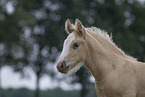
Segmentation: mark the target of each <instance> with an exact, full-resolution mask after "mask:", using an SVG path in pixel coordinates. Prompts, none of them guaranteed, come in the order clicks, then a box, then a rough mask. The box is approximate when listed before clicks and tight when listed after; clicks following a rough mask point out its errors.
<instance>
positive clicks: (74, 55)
mask: <svg viewBox="0 0 145 97" xmlns="http://www.w3.org/2000/svg"><path fill="white" fill-rule="evenodd" d="M65 30H66V32H67V33H68V34H69V35H68V37H67V38H66V40H65V41H64V44H63V50H62V53H61V55H60V58H59V60H58V64H57V69H58V71H59V72H61V73H64V74H67V73H72V72H76V71H77V70H78V69H79V68H80V67H81V66H82V65H83V64H84V61H85V56H86V45H85V39H86V30H85V28H84V27H83V25H82V23H81V22H80V21H79V20H78V19H76V22H75V25H73V24H71V23H70V21H69V20H67V21H66V23H65Z"/></svg>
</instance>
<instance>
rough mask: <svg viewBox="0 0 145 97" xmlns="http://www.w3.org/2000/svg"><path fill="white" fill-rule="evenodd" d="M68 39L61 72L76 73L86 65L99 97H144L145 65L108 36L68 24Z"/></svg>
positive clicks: (67, 22) (102, 32)
mask: <svg viewBox="0 0 145 97" xmlns="http://www.w3.org/2000/svg"><path fill="white" fill-rule="evenodd" d="M65 30H66V31H67V33H69V36H68V37H67V39H66V40H65V41H64V45H63V51H62V53H61V56H60V58H59V60H58V65H57V69H58V71H59V72H61V73H64V74H68V73H72V72H76V71H77V70H78V69H79V68H80V67H81V66H82V65H83V64H85V65H86V66H87V67H88V69H89V70H90V72H91V73H92V75H93V76H94V78H95V85H96V92H97V95H98V97H145V64H144V63H141V62H138V61H137V60H136V59H134V58H132V57H130V56H127V55H126V54H125V53H124V52H123V51H122V50H121V49H119V48H118V47H117V46H116V45H115V44H114V43H113V41H112V40H111V37H109V35H108V34H107V33H106V32H104V31H102V30H100V29H98V28H96V27H90V28H84V26H83V25H82V23H81V22H80V21H79V20H78V19H77V20H76V22H75V25H73V24H71V23H70V21H69V20H67V21H66V24H65Z"/></svg>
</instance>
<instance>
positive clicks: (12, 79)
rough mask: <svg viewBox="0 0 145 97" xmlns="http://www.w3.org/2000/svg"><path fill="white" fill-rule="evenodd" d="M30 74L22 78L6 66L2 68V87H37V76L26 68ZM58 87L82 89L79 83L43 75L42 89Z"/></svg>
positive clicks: (32, 88)
mask: <svg viewBox="0 0 145 97" xmlns="http://www.w3.org/2000/svg"><path fill="white" fill-rule="evenodd" d="M25 72H27V73H28V74H29V76H30V77H29V78H22V76H21V75H20V74H19V73H15V72H13V70H12V69H11V68H10V67H8V66H5V67H3V68H2V70H1V85H2V88H4V89H7V88H15V89H17V88H21V87H25V88H28V89H31V90H34V89H35V83H36V77H35V75H34V73H33V72H32V70H29V69H28V70H26V71H25ZM56 87H61V88H62V89H63V90H74V89H75V90H78V89H80V88H81V87H80V85H79V84H75V85H70V84H67V83H66V82H65V81H61V82H57V81H54V80H52V79H51V78H50V77H49V76H47V75H45V76H44V77H42V79H41V80H40V89H41V90H46V89H54V88H56Z"/></svg>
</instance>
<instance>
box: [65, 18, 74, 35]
mask: <svg viewBox="0 0 145 97" xmlns="http://www.w3.org/2000/svg"><path fill="white" fill-rule="evenodd" d="M65 30H66V32H67V33H68V34H70V33H71V32H73V31H74V26H73V25H72V24H71V23H70V21H69V19H67V21H66V22H65Z"/></svg>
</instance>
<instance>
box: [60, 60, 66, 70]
mask: <svg viewBox="0 0 145 97" xmlns="http://www.w3.org/2000/svg"><path fill="white" fill-rule="evenodd" d="M60 67H61V68H62V69H65V67H66V62H65V61H63V62H62V63H61V66H60Z"/></svg>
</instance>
